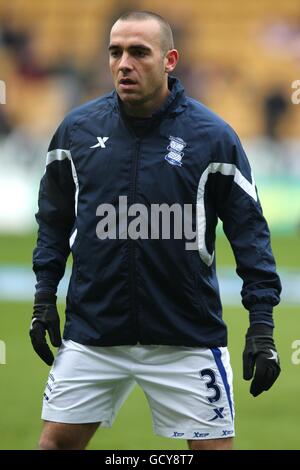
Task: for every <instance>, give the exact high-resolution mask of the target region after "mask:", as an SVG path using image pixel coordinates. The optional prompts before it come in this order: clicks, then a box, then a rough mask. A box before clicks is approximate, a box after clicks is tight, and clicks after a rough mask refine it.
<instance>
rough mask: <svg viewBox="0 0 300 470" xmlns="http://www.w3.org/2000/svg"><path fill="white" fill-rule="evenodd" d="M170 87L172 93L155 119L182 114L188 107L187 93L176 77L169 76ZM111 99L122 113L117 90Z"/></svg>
mask: <svg viewBox="0 0 300 470" xmlns="http://www.w3.org/2000/svg"><path fill="white" fill-rule="evenodd" d="M168 87H169V90H170V92H171V93H170V94H169V95H168V97H167V98H166V100H165V101H164V103H163V104H162V106H161V107H160V108H159V109H158V110H157V111H156V112H155V113H154V114H153V116H152V118H153V119H159V118H161V117H163V116H165V115H171V114H180V113H181V112H183V111H184V109H185V108H186V106H187V103H186V96H185V91H184V88H183V86H182V84H181V82H180V80H179V79H178V78H176V77H172V76H169V77H168ZM109 97H110V98H111V99H112V104H113V107H114V108H115V109H116V110H117V111H118V112H120V111H121V106H120V105H121V100H120V98H119V96H118V94H117V92H116V90H114V91H113V92H112V93H111V94H110V96H109ZM121 112H122V111H121Z"/></svg>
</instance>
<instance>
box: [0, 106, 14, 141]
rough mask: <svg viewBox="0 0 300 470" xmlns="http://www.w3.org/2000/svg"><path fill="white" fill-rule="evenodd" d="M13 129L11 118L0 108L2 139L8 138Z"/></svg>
mask: <svg viewBox="0 0 300 470" xmlns="http://www.w3.org/2000/svg"><path fill="white" fill-rule="evenodd" d="M12 129H13V126H12V122H11V120H10V118H9V116H8V115H7V114H6V113H5V112H4V111H3V108H2V107H0V138H1V137H6V136H8V135H9V134H10V133H11V131H12Z"/></svg>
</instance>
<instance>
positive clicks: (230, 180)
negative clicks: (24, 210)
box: [30, 12, 281, 450]
mask: <svg viewBox="0 0 300 470" xmlns="http://www.w3.org/2000/svg"><path fill="white" fill-rule="evenodd" d="M109 56H110V69H111V73H112V77H113V81H114V85H115V91H114V92H113V93H111V94H109V95H106V96H104V97H101V98H99V99H96V100H94V101H92V102H90V103H87V104H85V105H84V106H81V107H79V108H77V109H75V110H74V111H72V112H71V113H70V114H69V115H68V116H67V117H66V118H65V120H64V121H63V122H62V124H61V125H60V126H59V128H58V130H57V131H56V133H55V135H54V137H53V139H52V141H51V143H50V148H49V153H48V156H47V166H46V172H45V174H44V176H43V179H42V182H41V188H40V195H39V211H38V213H37V221H38V223H39V235H38V242H37V247H36V248H35V250H34V256H33V262H34V271H35V273H36V276H37V285H36V289H37V290H36V295H35V305H34V313H33V320H32V326H31V331H30V336H31V340H32V344H33V347H34V349H35V351H36V352H37V353H38V354H39V355H40V357H41V358H42V359H43V360H44V361H45V362H46V363H47V364H49V365H51V364H52V362H53V355H52V353H51V351H50V349H49V347H48V345H47V343H46V339H45V335H46V331H48V333H49V336H50V340H51V342H52V344H53V346H57V347H58V346H60V348H59V351H58V354H57V356H56V358H55V361H54V364H53V367H52V369H51V372H50V374H49V380H48V383H47V386H46V389H45V393H44V403H43V412H42V418H43V419H44V421H45V424H44V428H43V431H42V436H41V439H40V448H41V449H84V448H85V447H86V445H87V444H88V442H89V440H90V438H91V437H92V436H93V434H94V433H95V431H96V429H97V428H98V426H99V425H101V426H110V425H111V424H112V422H113V420H114V417H115V415H116V413H117V411H118V409H119V408H120V406H121V405H122V403H123V402H124V400H125V399H126V397H127V396H128V394H129V392H130V391H131V390H132V387H133V386H134V384H135V383H136V382H137V383H138V384H139V385H140V386H141V387H142V388H143V390H144V392H145V394H146V396H147V398H148V401H149V404H150V407H151V411H152V416H153V422H154V429H155V432H156V433H157V434H159V435H163V436H166V437H170V438H177V439H178V438H179V439H186V440H187V441H188V445H189V448H190V449H193V450H198V449H199V450H200V449H231V448H232V441H233V436H234V424H233V420H234V408H233V395H232V372H231V368H230V363H229V355H228V351H227V348H226V345H227V333H226V326H225V324H224V322H223V320H222V308H221V303H220V297H219V290H218V283H217V278H216V268H215V259H214V242H215V228H216V224H217V218H218V217H219V218H220V219H221V220H222V221H223V226H224V230H225V233H226V235H227V237H228V239H229V240H230V243H231V245H232V248H233V251H234V254H235V258H236V262H237V272H238V274H239V275H240V276H241V277H242V278H243V281H244V283H243V290H242V301H243V304H244V306H245V307H246V309H248V310H249V312H250V327H249V329H248V332H247V335H246V346H245V351H244V356H243V360H244V378H245V379H246V380H250V379H251V378H252V377H253V376H254V378H253V381H252V384H251V389H250V391H251V393H252V394H253V395H254V396H256V395H258V394H260V393H261V392H262V391H264V390H267V389H269V388H270V387H271V386H272V384H273V383H274V381H275V380H276V378H277V376H278V375H279V372H280V368H279V362H278V357H277V352H276V348H275V345H274V341H273V338H272V331H273V326H274V325H273V320H272V308H273V306H274V305H276V304H278V302H279V294H280V290H281V286H280V281H279V278H278V276H277V274H276V270H275V263H274V259H273V256H272V252H271V248H270V240H269V232H268V228H267V224H266V222H265V220H264V218H263V215H262V212H261V207H260V204H259V201H258V198H257V194H256V189H255V185H254V182H253V178H252V175H251V170H250V168H249V164H248V161H247V158H246V156H245V154H244V151H243V149H242V147H241V144H240V142H239V140H238V137H237V136H236V134H235V133H234V131H233V130H232V129H231V128H230V127H229V126H228V125H227V124H226V123H224V121H222V120H221V119H220V118H219V117H217V116H216V115H215V114H213V113H212V112H210V111H209V110H208V109H207V108H205V107H204V106H203V105H202V104H200V103H198V102H196V101H195V100H193V99H191V98H188V97H186V96H185V94H184V90H183V88H182V86H181V84H180V82H179V81H178V80H177V79H175V78H172V77H169V74H170V73H171V72H172V71H173V70H174V69H175V66H176V64H177V61H178V51H177V50H176V49H174V45H173V38H172V32H171V29H170V26H169V25H168V23H166V21H165V20H164V19H163V18H161V17H160V16H158V15H156V14H153V13H149V12H131V13H128V14H125V15H123V16H122V17H121V18H119V20H118V21H117V22H116V23H115V24H114V25H113V27H112V30H111V35H110V45H109ZM121 197H123V198H126V202H127V204H128V214H125V211H124V209H123V208H122V207H120V206H118V204H119V201H120V198H121ZM137 204H138V208H139V211H140V212H143V208H145V209H150V210H152V209H153V208H154V207H157V205H162V204H165V206H164V207H166V205H167V207H171V206H172V205H173V204H178V205H179V206H180V207H185V206H192V208H193V209H196V211H195V210H193V211H192V214H191V215H190V222H191V224H190V228H191V227H192V228H195V226H197V239H196V242H197V243H196V248H197V249H188V248H187V245H186V242H187V239H188V236H181V237H177V236H175V234H174V233H173V232H172V234H171V235H170V237H163V236H162V233H161V230H160V229H158V232H157V231H155V230H153V232H154V233H155V234H154V236H153V237H149V236H148V237H147V236H143V237H142V236H136V232H134V231H132V230H131V229H132V227H131V229H130V227H129V225H128V222H129V221H131V222H132V220H133V219H132V216H134V215H136V213H137ZM111 207H113V208H115V209H116V214H117V217H116V218H114V217H113V215H112V216H111V218H112V219H113V224H112V225H111V224H110V222H111V220H109V218H107V219H105V217H103V216H105V215H106V212H109V211H110V210H111ZM99 216H101V217H102V218H100V219H99ZM127 216H128V220H127V219H126V217H127ZM187 219H188V217H187ZM104 221H105V224H104ZM126 221H127V222H126ZM140 223H141V220H140ZM149 224H150V225H151V223H150V222H149ZM105 225H107V226H108V229H107V231H106V232H105V228H104V226H105ZM152 225H155V224H154V223H153V224H152ZM112 227H113V228H116V227H117V228H118V229H119V230H118V236H111V235H112V233H113V229H112ZM124 227H125V228H124ZM152 228H153V227H152V226H151V229H152ZM127 229H128V230H127ZM155 229H157V227H155ZM175 229H176V227H175ZM133 232H134V234H133V235H132V233H133ZM130 233H131V236H130ZM172 235H173V236H172ZM168 238H169V239H168ZM70 250H71V252H72V255H73V270H72V276H71V280H70V284H69V290H68V296H67V307H66V324H65V328H64V340H63V342H62V344H61V338H60V329H59V318H58V314H57V309H56V295H55V294H56V288H57V285H58V282H59V280H60V279H61V278H62V276H63V274H64V270H65V264H66V259H67V257H68V255H69V252H70ZM254 369H255V372H254Z"/></svg>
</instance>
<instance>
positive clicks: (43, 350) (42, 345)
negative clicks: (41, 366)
mask: <svg viewBox="0 0 300 470" xmlns="http://www.w3.org/2000/svg"><path fill="white" fill-rule="evenodd" d="M46 331H48V333H49V337H50V341H51V343H52V345H53V346H56V347H59V346H60V345H61V335H60V328H59V315H58V312H57V308H56V295H54V294H50V293H47V292H41V293H37V294H36V295H35V302H34V306H33V315H32V321H31V326H30V332H29V334H30V338H31V343H32V346H33V349H34V350H35V352H36V353H37V354H38V355H39V356H40V358H41V359H42V360H43V361H44V362H46V364H48V365H49V366H51V365H52V364H53V361H54V357H53V354H52V352H51V350H50V348H49V346H48V344H47V343H46Z"/></svg>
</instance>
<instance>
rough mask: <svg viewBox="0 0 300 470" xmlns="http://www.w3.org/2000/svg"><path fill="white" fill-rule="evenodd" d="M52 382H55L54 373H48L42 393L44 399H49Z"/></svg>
mask: <svg viewBox="0 0 300 470" xmlns="http://www.w3.org/2000/svg"><path fill="white" fill-rule="evenodd" d="M54 382H55V379H54V375H53V374H51V373H50V374H49V377H48V382H47V383H46V388H45V391H44V395H43V396H44V399H45V400H46V401H48V400H49V395H50V393H51V392H52V389H53V385H54Z"/></svg>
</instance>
